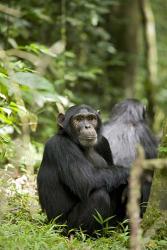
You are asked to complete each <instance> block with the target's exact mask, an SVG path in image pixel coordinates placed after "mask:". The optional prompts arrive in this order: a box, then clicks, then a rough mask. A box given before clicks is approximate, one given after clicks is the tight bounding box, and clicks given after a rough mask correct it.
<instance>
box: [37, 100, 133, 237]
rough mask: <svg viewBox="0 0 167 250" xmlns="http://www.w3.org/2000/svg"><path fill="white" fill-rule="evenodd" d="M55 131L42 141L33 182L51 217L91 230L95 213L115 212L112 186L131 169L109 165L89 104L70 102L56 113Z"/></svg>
mask: <svg viewBox="0 0 167 250" xmlns="http://www.w3.org/2000/svg"><path fill="white" fill-rule="evenodd" d="M58 125H59V131H58V133H57V135H55V136H53V137H52V138H51V139H49V140H48V142H47V143H46V145H45V150H44V155H43V160H42V163H41V167H40V169H39V173H38V177H37V184H38V193H39V200H40V204H41V207H42V209H43V210H44V211H45V212H46V214H47V217H48V219H49V220H51V219H54V218H56V217H58V216H60V217H59V223H64V222H65V223H67V225H68V227H69V228H78V227H81V228H82V229H84V230H86V231H87V233H92V232H93V231H94V230H95V229H97V228H98V225H97V224H98V223H97V221H96V220H95V219H94V217H93V215H94V214H95V212H96V211H98V212H99V213H100V214H101V216H102V217H103V218H107V217H110V216H112V215H114V213H115V208H116V204H115V200H114V197H113V196H112V191H113V189H115V188H117V187H118V186H119V185H120V184H125V183H127V178H128V175H129V169H128V168H124V167H118V166H113V165H112V156H111V151H110V147H109V144H108V141H107V140H106V139H105V138H104V137H103V136H102V135H101V133H100V130H101V120H100V117H99V114H98V112H96V111H95V110H94V109H92V108H91V107H89V106H87V105H79V106H73V107H71V108H70V109H69V110H68V111H67V112H66V114H65V115H63V114H60V115H59V117H58Z"/></svg>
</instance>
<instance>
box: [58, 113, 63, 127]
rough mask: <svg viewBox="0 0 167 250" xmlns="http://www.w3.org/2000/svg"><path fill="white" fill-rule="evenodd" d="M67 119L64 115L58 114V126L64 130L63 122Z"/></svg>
mask: <svg viewBox="0 0 167 250" xmlns="http://www.w3.org/2000/svg"><path fill="white" fill-rule="evenodd" d="M64 119H65V115H64V114H63V113H59V114H58V118H57V122H58V125H59V126H60V127H61V128H63V121H64Z"/></svg>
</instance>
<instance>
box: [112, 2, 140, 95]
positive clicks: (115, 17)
mask: <svg viewBox="0 0 167 250" xmlns="http://www.w3.org/2000/svg"><path fill="white" fill-rule="evenodd" d="M109 23H110V26H109V27H108V29H109V32H110V34H111V38H112V40H113V43H114V46H115V48H116V50H117V51H118V55H116V56H118V57H119V58H116V61H117V62H118V63H116V65H114V66H111V67H109V68H108V74H109V77H110V78H111V81H112V82H113V85H115V86H117V87H120V89H119V91H120V93H121V96H125V97H127V98H128V97H134V90H135V88H134V87H135V81H136V71H137V65H138V48H139V44H138V34H139V25H140V22H139V7H138V0H126V1H119V3H118V4H117V5H115V6H114V7H113V9H112V10H111V15H110V20H109ZM110 72H111V74H110Z"/></svg>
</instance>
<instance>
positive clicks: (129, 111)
mask: <svg viewBox="0 0 167 250" xmlns="http://www.w3.org/2000/svg"><path fill="white" fill-rule="evenodd" d="M103 135H104V136H105V137H106V138H107V139H108V141H109V144H110V148H111V151H112V155H113V161H114V164H116V165H121V166H124V167H125V168H129V166H131V165H132V163H133V161H134V160H135V159H136V146H137V144H140V145H142V146H143V148H144V151H145V157H146V158H147V159H151V158H156V157H157V140H156V138H155V137H154V135H153V134H152V133H151V131H150V129H149V126H148V124H147V120H146V110H145V107H144V106H143V105H142V104H141V103H140V102H139V101H138V100H136V99H127V100H125V101H122V102H120V103H118V104H116V105H115V106H114V107H113V109H112V112H111V119H110V120H109V122H107V123H106V124H105V125H104V128H103ZM152 177H153V171H144V174H143V176H142V189H141V217H142V216H143V214H144V212H145V210H146V206H147V202H148V199H149V195H150V189H151V184H152ZM125 188H126V189H127V186H125ZM122 190H123V191H124V190H125V189H124V188H123V189H122ZM123 193H124V192H123ZM125 200H126V201H125V204H124V205H125V207H126V202H127V199H125ZM121 206H122V205H120V207H121ZM122 212H124V215H125V211H124V209H122ZM123 217H124V216H123Z"/></svg>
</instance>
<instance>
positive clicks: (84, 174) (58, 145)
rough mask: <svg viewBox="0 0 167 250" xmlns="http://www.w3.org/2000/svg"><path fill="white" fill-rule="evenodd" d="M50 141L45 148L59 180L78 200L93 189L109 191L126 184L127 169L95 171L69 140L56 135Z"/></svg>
mask: <svg viewBox="0 0 167 250" xmlns="http://www.w3.org/2000/svg"><path fill="white" fill-rule="evenodd" d="M51 140H52V141H49V142H48V144H47V148H48V152H51V154H52V158H53V161H54V162H55V168H57V169H58V175H59V177H60V180H61V182H62V183H63V184H64V185H66V186H67V187H68V188H69V189H70V190H71V191H72V192H73V193H74V194H75V195H76V196H78V197H79V198H80V199H82V200H84V199H86V198H87V197H88V196H89V194H90V192H91V191H93V190H95V189H98V188H101V187H106V188H107V190H108V191H111V190H112V189H113V188H115V187H118V186H119V185H120V184H124V183H126V182H127V178H128V175H129V170H128V169H127V168H123V167H115V166H113V167H111V168H110V169H96V168H94V166H93V165H92V164H91V163H90V162H89V161H88V160H87V159H86V158H85V156H84V154H83V153H82V151H81V150H80V148H79V147H78V146H77V145H76V144H74V143H73V142H72V141H71V140H70V139H68V138H66V137H64V136H62V135H57V136H55V137H53V138H52V139H51ZM50 142H51V143H50Z"/></svg>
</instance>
